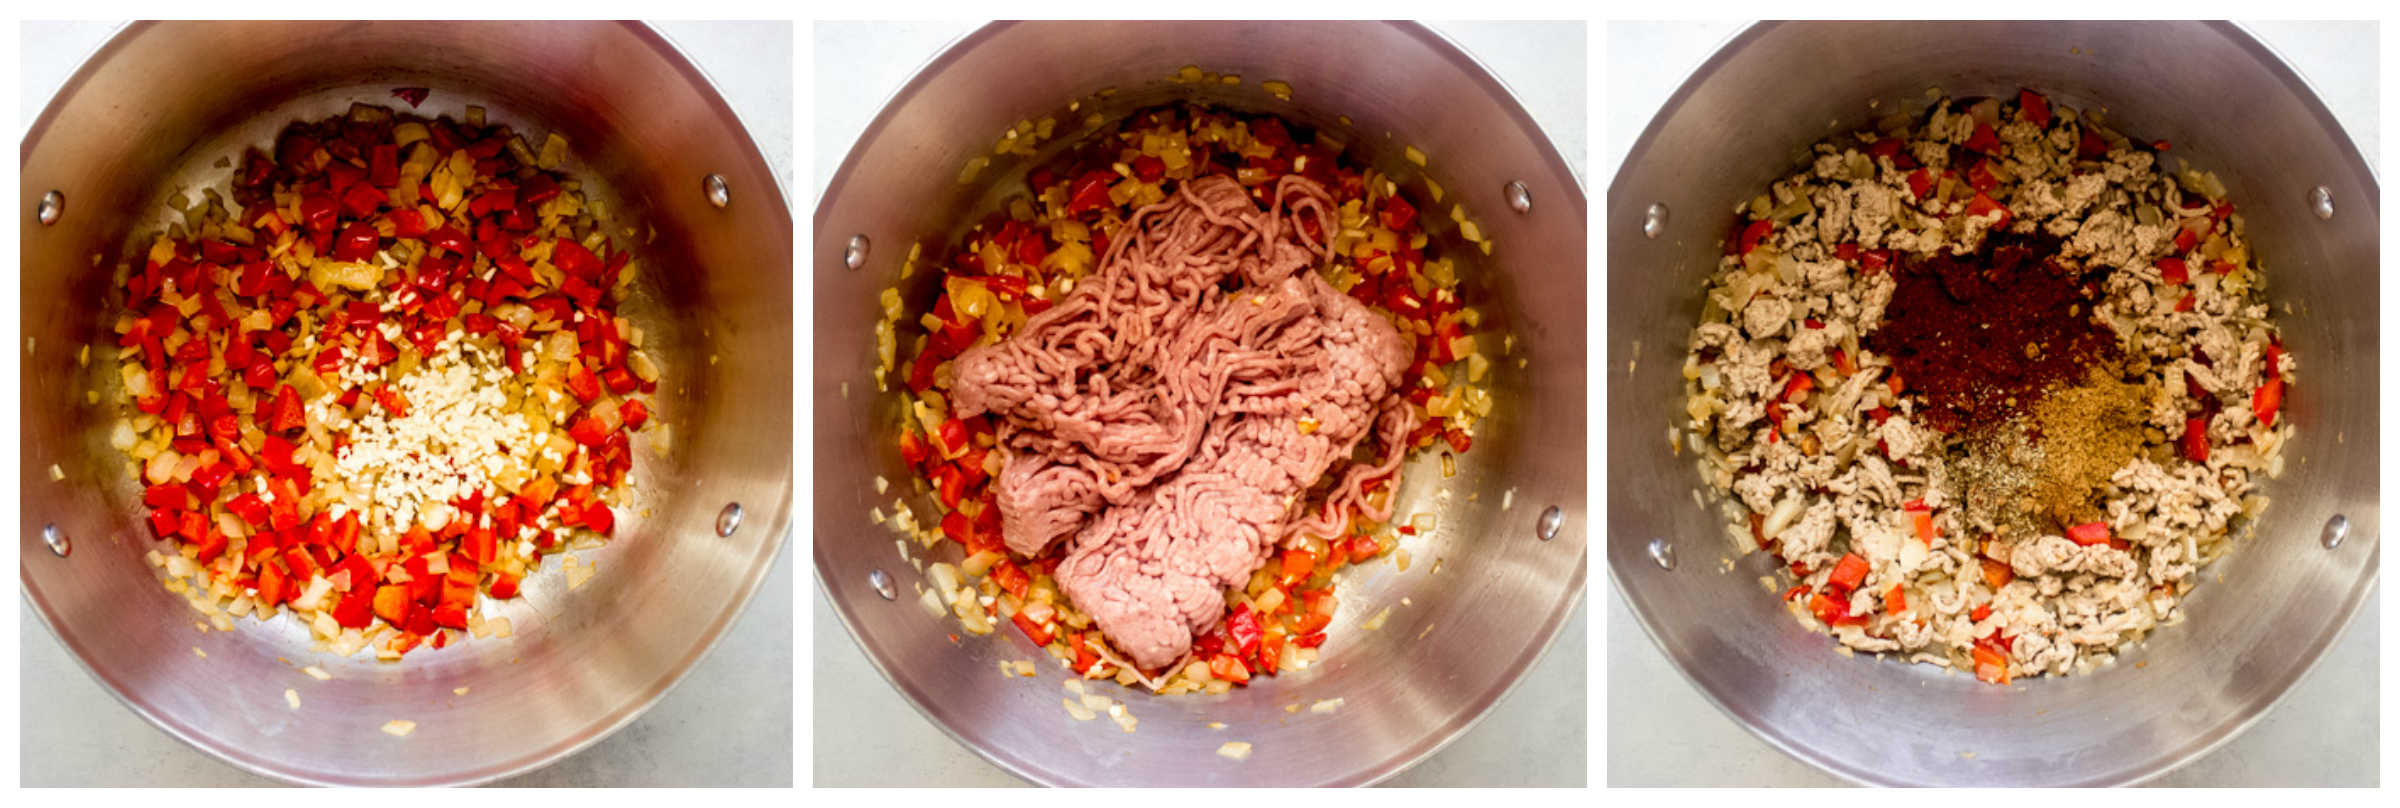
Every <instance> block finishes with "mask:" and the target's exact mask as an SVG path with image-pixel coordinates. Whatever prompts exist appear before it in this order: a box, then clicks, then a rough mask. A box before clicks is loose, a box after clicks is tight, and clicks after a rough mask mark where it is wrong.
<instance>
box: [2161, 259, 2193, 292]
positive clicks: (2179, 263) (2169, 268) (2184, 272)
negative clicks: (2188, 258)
mask: <svg viewBox="0 0 2400 808" xmlns="http://www.w3.org/2000/svg"><path fill="white" fill-rule="evenodd" d="M2158 277H2159V279H2160V280H2164V281H2166V282H2168V283H2171V284H2174V285H2177V286H2182V285H2184V284H2186V283H2190V282H2191V280H2192V271H2191V268H2190V267H2188V266H2186V265H2184V263H2183V259H2181V258H2161V259H2158Z"/></svg>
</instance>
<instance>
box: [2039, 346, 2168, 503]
mask: <svg viewBox="0 0 2400 808" xmlns="http://www.w3.org/2000/svg"><path fill="white" fill-rule="evenodd" d="M2148 402H2149V395H2148V392H2147V391H2146V390H2145V389H2144V388H2143V386H2142V385H2140V384H2134V383H2129V382H2127V381H2125V380H2124V379H2123V378H2122V377H2121V375H2120V371H2118V370H2117V368H2116V367H2115V366H2114V365H2113V364H2112V365H2106V366H2099V367H2094V368H2092V370H2091V373H2090V375H2089V376H2088V377H2087V378H2086V380H2085V381H2084V383H2083V384H2081V385H2077V386H2075V387H2070V388H2065V389H2060V390H2054V391H2051V393H2050V394H2049V395H2047V396H2043V397H2042V400H2041V402H2040V403H2039V404H2036V405H2034V411H2033V421H2034V427H2035V431H2036V434H2035V435H2034V439H2035V441H2037V442H2038V443H2039V444H2040V445H2041V446H2042V447H2043V451H2042V464H2041V467H2040V474H2039V475H2037V476H2036V477H2035V478H2034V479H2035V482H2034V487H2033V496H2034V498H2035V499H2036V500H2037V501H2039V502H2040V503H2041V505H2042V506H2043V507H2044V508H2045V509H2046V510H2047V511H2048V515H2049V516H2050V520H2051V525H2052V527H2053V529H2063V528H2066V527H2072V526H2075V525H2079V524H2083V523H2085V522H2092V521H2097V520H2099V519H2100V518H2101V517H2103V516H2105V515H2106V514H2105V512H2104V511H2102V509H2101V508H2102V503H2101V500H2100V497H2099V490H2100V487H2101V486H2103V485H2106V484H2108V478H2109V477H2111V476H2113V475H2115V474H2116V473H2117V470H2118V469H2121V468H2124V467H2125V464H2126V463H2127V462H2130V461H2132V460H2133V458H2134V455H2136V454H2139V453H2140V452H2141V451H2142V446H2143V444H2144V443H2146V442H2147V441H2145V440H2144V439H2143V438H2144V435H2143V432H2144V428H2145V426H2146V424H2145V423H2144V421H2145V420H2146V419H2147V417H2148V414H2149V406H2148Z"/></svg>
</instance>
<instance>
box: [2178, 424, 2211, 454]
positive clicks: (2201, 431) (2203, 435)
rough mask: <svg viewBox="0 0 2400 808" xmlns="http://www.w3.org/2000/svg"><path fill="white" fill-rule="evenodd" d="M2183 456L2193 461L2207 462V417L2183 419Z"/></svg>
mask: <svg viewBox="0 0 2400 808" xmlns="http://www.w3.org/2000/svg"><path fill="white" fill-rule="evenodd" d="M2183 456H2184V458H2185V459H2187V460H2190V461H2192V462H2194V463H2206V462H2208V419H2206V418H2202V417H2198V416H2193V417H2190V418H2185V419H2183Z"/></svg>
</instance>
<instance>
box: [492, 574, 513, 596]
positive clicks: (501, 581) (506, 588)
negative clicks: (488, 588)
mask: <svg viewBox="0 0 2400 808" xmlns="http://www.w3.org/2000/svg"><path fill="white" fill-rule="evenodd" d="M516 596H517V578H516V576H513V575H493V576H492V597H493V598H496V599H499V600H508V599H510V598H513V597H516Z"/></svg>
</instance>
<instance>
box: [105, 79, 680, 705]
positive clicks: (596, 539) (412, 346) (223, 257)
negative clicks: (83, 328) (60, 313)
mask: <svg viewBox="0 0 2400 808" xmlns="http://www.w3.org/2000/svg"><path fill="white" fill-rule="evenodd" d="M565 157H566V141H565V140H564V139H563V138H561V137H560V136H558V135H555V134H553V135H550V136H549V138H548V139H547V141H546V142H545V143H544V145H543V147H542V149H541V151H540V153H539V154H536V153H535V152H534V151H533V150H532V148H530V147H529V146H528V145H527V144H526V143H525V141H524V140H523V139H522V138H520V137H519V136H517V135H516V134H515V133H513V132H511V131H510V130H509V128H508V127H507V126H502V125H486V124H485V123H484V122H483V116H482V110H481V109H479V108H475V107H469V108H468V112H467V120H465V121H463V122H462V121H454V120H451V119H448V118H443V119H439V120H426V119H422V118H418V117H415V116H411V115H406V114H398V115H396V114H394V113H393V112H391V111H390V110H387V109H383V108H380V107H373V106H367V105H355V106H353V107H352V108H351V110H350V112H349V114H348V115H346V116H343V117H338V118H333V119H329V120H324V121H317V122H306V123H295V124H293V125H292V126H290V127H289V128H287V129H285V130H284V132H283V133H282V135H281V137H280V138H278V139H277V141H276V143H275V146H274V152H273V154H265V153H260V152H259V151H257V150H255V149H254V150H251V151H250V152H249V153H248V154H246V155H244V156H243V158H242V159H241V161H240V162H239V163H234V164H232V168H233V169H234V173H233V176H232V177H231V179H230V181H229V183H230V186H231V188H230V190H231V197H232V199H231V202H230V204H228V202H227V200H226V199H225V198H224V197H223V196H221V195H220V194H219V193H218V192H217V190H215V189H209V190H206V191H204V192H202V194H201V195H200V197H201V198H199V199H197V200H194V201H192V202H190V203H189V204H188V206H187V205H185V204H184V203H181V202H179V203H178V211H179V212H180V213H181V215H182V221H181V222H180V223H178V224H175V225H173V226H171V227H169V228H168V229H167V231H166V232H164V233H161V234H159V235H158V236H157V237H156V238H155V240H153V241H152V242H151V243H150V244H149V246H148V249H147V251H146V253H145V254H144V255H143V256H142V258H141V260H140V263H139V266H138V269H137V268H136V267H135V266H133V265H130V264H129V265H125V266H121V267H120V273H121V276H122V277H121V282H122V284H123V287H124V289H125V295H126V300H127V301H128V303H127V305H126V307H125V309H124V311H123V313H121V314H119V315H117V317H116V320H115V323H114V331H115V333H116V335H117V336H116V340H115V342H116V345H117V346H118V349H117V352H116V361H117V362H118V363H120V365H121V367H120V370H121V374H120V375H121V377H122V379H123V382H124V384H123V387H122V388H121V391H122V393H121V394H122V396H123V398H122V401H123V403H124V404H125V405H127V407H126V411H125V414H124V417H123V419H122V420H120V421H118V423H117V425H116V431H115V435H114V436H113V438H112V443H113V444H114V445H115V446H116V448H118V449H120V450H122V451H124V452H126V453H127V454H128V455H129V456H131V457H132V459H133V460H134V461H135V462H134V463H133V465H132V473H133V474H134V475H135V476H136V477H139V478H140V479H141V481H142V482H143V483H145V484H146V485H147V486H148V487H147V488H146V489H145V491H144V493H143V496H142V502H143V505H144V506H145V507H147V508H148V509H149V516H148V519H147V521H148V523H149V526H150V529H151V531H152V532H153V533H154V534H155V536H156V537H157V538H159V539H162V540H169V541H172V542H173V544H172V545H171V546H172V548H173V549H172V550H169V551H167V552H163V553H162V552H158V551H153V552H152V553H151V554H150V559H151V562H152V563H153V564H155V565H157V566H160V567H163V568H165V570H166V572H167V574H168V581H167V585H168V588H169V589H173V590H175V591H178V592H180V593H183V594H184V595H185V596H186V597H187V598H188V599H189V600H190V601H191V602H192V605H193V606H194V607H195V608H197V609H199V610H200V611H201V612H202V613H204V614H205V615H207V616H209V617H210V618H211V619H212V620H213V622H214V623H215V625H216V627H218V628H219V629H229V628H230V627H231V624H230V618H239V617H242V616H245V615H252V614H255V615H257V616H258V617H259V618H260V619H262V620H264V619H268V618H271V617H273V616H274V615H275V614H276V613H277V612H278V611H279V610H280V609H284V608H288V609H290V610H291V611H292V612H294V614H295V619H298V620H301V621H303V622H305V623H306V624H307V625H308V627H309V631H310V634H311V636H312V637H313V638H314V640H315V643H316V647H317V648H318V649H320V650H328V651H332V652H334V653H337V654H343V655H348V654H352V653H355V652H357V651H359V650H361V649H366V648H372V649H374V651H375V653H376V655H377V656H379V657H382V658H386V659H390V658H397V657H399V656H400V655H402V654H405V653H407V652H408V651H409V650H411V649H414V648H418V647H420V646H421V645H430V646H432V647H435V648H440V647H442V646H444V645H447V644H449V643H450V642H452V641H454V640H457V639H459V638H460V634H459V633H460V632H462V631H465V632H472V633H473V634H474V635H475V636H478V637H482V636H487V635H491V634H498V635H500V636H507V635H508V634H509V632H510V631H511V627H510V626H509V624H508V621H507V618H505V617H493V618H491V619H489V620H486V619H485V617H484V615H483V614H482V613H481V610H480V609H479V607H478V603H479V600H480V599H483V598H490V599H496V600H506V599H509V598H514V597H516V596H517V595H518V592H519V586H520V582H521V581H522V580H523V579H524V578H525V577H526V576H527V575H530V574H533V573H534V572H536V571H538V570H539V569H540V567H541V562H542V559H543V557H544V556H546V555H550V554H554V553H558V552H560V551H563V550H568V549H577V548H589V547H594V546H597V545H598V544H599V543H601V542H602V541H604V540H605V539H606V538H607V537H608V536H610V535H611V534H613V532H614V531H615V526H616V523H617V519H618V512H617V506H621V504H622V503H623V502H624V501H625V499H626V497H627V495H628V494H629V493H630V490H629V487H630V485H631V483H630V481H629V477H628V475H629V472H631V470H632V468H633V458H634V452H633V449H632V445H631V439H632V435H633V433H635V432H637V431H640V430H642V429H643V428H644V427H645V425H647V424H648V423H649V422H650V420H651V417H650V413H649V410H648V405H647V404H645V403H644V402H645V399H646V396H647V395H648V394H649V393H651V392H653V391H655V390H656V388H657V384H658V377H659V372H658V368H657V367H656V366H655V365H654V364H652V362H651V361H650V359H649V358H648V357H647V355H646V354H644V353H643V351H642V350H641V346H642V341H643V340H642V332H641V329H639V328H637V327H635V326H634V325H633V323H632V322H631V321H629V320H627V319H625V318H623V317H620V316H618V315H617V305H618V303H619V302H620V301H621V299H622V298H623V297H624V295H625V294H626V291H627V289H628V285H629V284H630V283H631V282H632V280H633V277H634V273H635V267H636V265H635V262H634V261H633V259H632V254H631V253H630V252H629V251H627V250H626V249H625V248H624V247H623V246H622V245H620V244H618V243H617V242H615V241H614V240H612V239H611V238H610V237H609V236H608V235H607V234H605V233H604V232H603V231H602V227H603V224H604V223H605V222H606V220H607V215H606V213H605V212H604V210H603V209H602V207H601V205H600V204H599V202H598V200H595V199H590V198H588V197H587V196H586V194H585V193H584V190H583V188H582V186H581V184H580V183H578V182H577V181H576V180H574V179H573V178H571V177H569V176H567V175H566V174H563V173H561V172H559V171H557V170H556V169H557V167H558V165H559V164H560V162H562V161H563V160H564V159H565ZM653 431H659V430H656V429H654V430H653ZM663 437H664V436H663V435H661V436H659V439H660V440H663ZM661 445H663V444H661ZM574 560H575V559H574V557H573V556H567V559H566V561H567V563H568V564H569V565H570V566H569V570H568V571H569V574H570V580H569V584H570V586H572V585H574V584H579V583H581V577H580V576H577V575H575V573H576V572H577V571H578V570H580V571H583V572H584V573H585V574H588V573H589V570H590V566H589V565H588V564H587V565H575V564H574ZM186 579H189V580H188V581H187V580H186Z"/></svg>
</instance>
